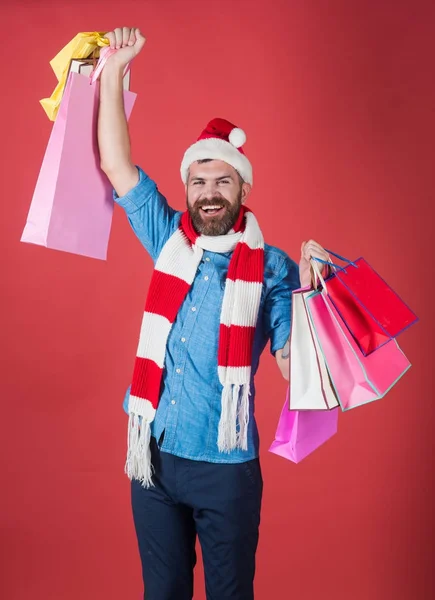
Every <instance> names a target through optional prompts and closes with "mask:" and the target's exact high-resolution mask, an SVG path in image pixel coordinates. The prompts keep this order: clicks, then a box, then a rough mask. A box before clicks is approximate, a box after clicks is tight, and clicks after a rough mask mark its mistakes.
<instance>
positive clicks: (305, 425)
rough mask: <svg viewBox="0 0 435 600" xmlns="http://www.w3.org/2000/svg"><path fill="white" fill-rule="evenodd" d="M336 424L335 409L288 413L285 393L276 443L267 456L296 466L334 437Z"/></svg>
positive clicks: (336, 413) (287, 400) (287, 401)
mask: <svg viewBox="0 0 435 600" xmlns="http://www.w3.org/2000/svg"><path fill="white" fill-rule="evenodd" d="M337 424H338V409H337V408H333V409H332V410H322V411H320V410H302V411H298V410H291V411H290V410H289V392H288V390H287V397H286V400H285V402H284V406H283V409H282V411H281V416H280V418H279V422H278V427H277V430H276V434H275V441H274V442H273V443H272V445H271V447H270V448H269V452H272V453H273V454H278V455H279V456H282V457H283V458H287V459H288V460H291V461H293V462H295V463H298V462H300V461H301V460H302V459H304V458H305V457H306V456H308V455H309V454H311V452H313V451H314V450H317V448H319V447H320V446H321V445H322V444H324V443H325V442H326V441H327V440H329V438H330V437H332V436H333V435H334V434H335V433H337Z"/></svg>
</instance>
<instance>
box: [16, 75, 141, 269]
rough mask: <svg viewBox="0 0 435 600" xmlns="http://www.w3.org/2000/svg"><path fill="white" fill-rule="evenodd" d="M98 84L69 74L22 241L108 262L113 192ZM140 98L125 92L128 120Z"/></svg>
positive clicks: (87, 78) (84, 77) (86, 78)
mask: <svg viewBox="0 0 435 600" xmlns="http://www.w3.org/2000/svg"><path fill="white" fill-rule="evenodd" d="M99 87H100V84H99V82H98V81H96V82H94V83H92V85H91V83H90V79H89V77H86V76H84V75H80V74H78V73H72V72H71V73H70V75H69V77H68V81H67V84H66V86H65V92H64V95H63V98H62V102H61V105H60V108H59V113H58V115H57V118H56V121H55V122H54V125H53V129H52V132H51V136H50V140H49V142H48V146H47V149H46V152H45V156H44V160H43V163H42V167H41V170H40V173H39V177H38V181H37V184H36V188H35V191H34V194H33V199H32V203H31V206H30V210H29V214H28V217H27V223H26V226H25V228H24V231H23V234H22V237H21V241H22V242H28V243H31V244H38V245H40V246H45V247H47V248H53V249H55V250H64V251H65V252H71V253H73V254H81V255H84V256H89V257H92V258H99V259H103V260H104V259H106V256H107V245H108V242H109V235H110V227H111V224H112V214H113V196H112V194H113V192H112V186H111V185H110V183H109V180H108V179H107V177H106V175H105V174H104V173H103V172H102V170H101V169H100V158H99V152H98V144H97V115H98V104H99ZM135 99H136V94H134V93H132V92H129V91H124V105H125V112H126V116H127V118H129V116H130V114H131V111H132V109H133V104H134V101H135Z"/></svg>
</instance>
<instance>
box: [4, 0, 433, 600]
mask: <svg viewBox="0 0 435 600" xmlns="http://www.w3.org/2000/svg"><path fill="white" fill-rule="evenodd" d="M50 4H51V3H48V2H46V1H39V2H36V1H35V2H30V1H27V2H25V1H21V2H19V1H10V2H5V0H3V2H2V4H1V8H0V22H1V23H2V48H3V50H2V57H3V60H2V64H1V70H2V84H3V90H2V95H1V100H0V101H1V112H0V114H1V134H2V145H1V166H2V197H3V201H2V213H3V214H2V219H1V227H2V231H1V235H0V244H1V253H0V259H1V261H2V264H1V273H2V283H3V285H2V295H1V303H2V310H1V311H0V319H1V323H0V331H1V336H2V337H1V340H2V343H1V345H0V361H1V392H0V397H1V401H2V419H1V439H2V443H3V449H2V452H1V459H0V460H1V467H0V469H1V470H0V473H1V486H2V494H1V499H0V515H1V516H0V519H1V536H2V539H1V560H0V564H1V567H0V568H1V569H2V571H3V572H2V573H1V583H0V585H1V587H0V596H1V597H2V598H4V599H5V600H6V599H7V600H23V599H24V598H30V597H31V598H33V599H35V600H36V599H41V600H42V599H43V600H51V599H56V600H57V599H63V600H73V599H74V600H77V599H78V598H80V599H83V600H88V599H100V598H101V599H103V598H104V599H107V600H109V599H113V600H115V599H116V600H119V599H120V598H122V599H124V598H128V599H130V598H131V599H139V598H140V595H141V574H140V565H139V558H138V554H137V551H136V540H135V536H134V532H133V526H132V520H131V515H130V507H129V486H128V480H127V478H126V477H125V476H124V474H123V464H124V456H125V443H126V440H125V437H126V419H125V416H124V414H123V413H122V410H121V402H122V398H123V394H124V391H125V387H126V385H127V384H128V383H129V379H130V376H131V372H132V364H133V363H132V361H133V357H134V354H135V350H136V344H137V336H138V330H139V325H140V319H141V311H142V308H143V303H144V298H145V293H146V289H147V285H148V283H149V278H150V274H151V260H150V259H149V258H148V257H147V255H146V254H145V252H144V251H143V249H142V247H141V246H140V244H139V243H138V241H137V240H136V239H135V238H134V235H133V233H132V232H131V231H130V228H129V226H128V224H127V222H126V219H125V216H124V215H123V213H122V211H121V210H119V209H117V210H116V211H115V217H114V222H113V230H112V236H111V241H110V248H109V258H108V261H107V262H100V261H97V260H92V259H86V258H83V257H79V256H73V255H70V254H65V253H61V252H56V251H52V250H47V249H45V248H40V247H36V246H31V245H27V244H21V243H20V242H19V239H20V236H21V232H22V229H23V226H24V223H25V220H26V216H27V211H28V208H29V204H30V200H31V197H32V192H33V188H34V186H35V182H36V178H37V175H38V170H39V167H40V164H41V161H42V158H43V155H44V150H45V146H46V144H47V140H48V137H49V134H50V129H51V123H50V122H49V121H48V119H47V118H46V116H45V114H44V113H43V111H42V108H41V107H40V106H39V104H38V100H39V99H40V98H43V97H46V96H48V95H49V94H50V93H51V91H52V89H53V88H54V86H55V79H54V76H53V74H52V72H51V71H50V68H49V64H48V62H49V60H50V59H51V58H52V57H53V56H54V55H55V54H56V53H57V51H58V50H60V48H61V47H62V46H63V45H65V44H66V43H67V42H68V41H69V40H70V39H71V38H72V37H73V36H74V35H75V34H76V33H77V32H79V31H89V30H93V29H101V30H105V29H111V28H113V27H116V26H120V25H121V26H122V25H129V26H131V25H139V26H141V28H142V30H143V32H144V33H145V35H146V36H147V38H148V42H147V45H146V48H145V50H144V52H143V55H142V56H141V57H140V59H138V60H137V63H135V64H134V70H133V76H132V82H133V83H132V89H133V90H134V91H137V92H138V100H137V103H136V106H135V109H134V112H133V116H132V119H131V134H132V140H133V153H134V159H135V160H136V161H137V162H138V163H140V164H141V165H142V166H143V167H144V168H145V169H146V170H147V171H148V172H149V173H150V175H151V176H153V177H154V178H155V179H156V180H157V182H158V183H159V186H160V187H161V189H162V190H163V192H164V193H166V195H167V196H168V197H169V200H170V202H171V203H172V204H173V205H174V206H176V207H178V208H180V207H183V205H184V192H183V188H182V185H181V181H180V178H179V166H180V161H181V157H182V154H183V152H184V150H185V149H186V147H187V146H188V145H189V144H191V143H192V142H193V141H194V140H195V139H196V137H197V135H198V134H199V133H200V131H201V129H202V128H203V126H204V125H205V124H206V123H207V122H208V120H209V119H210V118H211V117H214V116H223V117H226V118H229V119H230V120H233V121H235V122H236V123H237V124H239V125H240V126H241V127H243V128H244V129H245V130H246V131H247V134H248V143H247V145H246V151H247V153H248V155H249V157H250V159H251V161H252V163H253V165H254V172H255V187H254V192H253V196H252V200H251V203H250V206H251V207H252V208H253V210H254V211H255V212H256V214H257V216H258V218H259V220H260V223H261V224H262V228H263V231H264V234H265V237H266V240H267V241H269V243H272V244H274V245H277V246H279V247H281V248H283V249H284V250H286V251H287V252H288V253H289V254H290V255H291V256H293V257H294V258H295V259H298V254H299V248H300V244H301V241H302V240H303V239H307V238H309V237H312V238H314V239H316V240H318V241H319V242H321V243H322V244H324V245H325V246H326V247H329V248H332V249H335V250H336V251H338V252H340V253H342V254H344V255H347V256H349V257H357V256H359V255H364V256H365V257H366V258H367V260H368V261H369V262H370V263H372V264H373V266H374V267H375V268H376V269H378V270H379V272H380V273H381V274H382V275H384V277H385V278H386V279H387V280H388V281H389V282H390V283H391V285H392V286H393V287H394V288H395V289H396V290H397V291H398V292H399V293H400V294H401V295H402V296H403V298H404V299H405V300H406V301H407V302H408V303H409V304H410V306H411V307H412V308H413V309H414V310H415V311H416V312H417V313H418V314H419V316H420V317H421V322H420V324H418V325H417V326H415V327H413V328H412V329H411V330H409V331H408V332H407V333H405V334H404V335H403V336H402V338H401V339H400V342H401V345H402V347H403V349H404V350H405V352H406V353H407V355H408V357H409V358H410V360H411V362H412V363H413V364H414V366H413V368H412V369H411V371H410V372H409V374H408V375H407V376H406V377H405V378H404V379H403V380H402V381H401V382H400V383H399V384H398V385H397V387H396V388H395V389H394V390H393V391H392V392H391V393H390V394H389V395H388V396H387V398H386V399H384V400H381V401H380V402H377V403H373V404H370V405H368V406H365V407H362V408H359V409H356V410H354V411H351V412H350V413H346V414H342V415H341V418H340V423H339V433H338V435H336V436H335V437H334V438H333V439H331V440H330V441H329V442H328V443H327V444H326V445H325V446H324V447H323V448H322V449H321V450H319V451H317V452H316V453H314V454H313V455H312V456H311V457H309V458H307V459H306V460H305V461H304V462H302V463H301V464H299V465H294V464H292V463H289V462H286V461H285V460H283V459H281V458H279V457H277V456H275V455H271V454H269V453H268V452H267V449H268V446H269V444H270V443H271V441H272V440H273V437H274V432H275V427H276V424H277V419H278V416H279V413H280V410H281V406H282V402H283V398H284V393H285V382H284V381H283V380H281V379H280V376H279V374H278V371H277V369H276V366H275V365H274V361H273V359H272V357H270V355H266V354H265V356H264V357H263V362H262V366H261V368H260V373H259V376H258V396H257V417H258V422H259V425H260V431H261V434H262V440H263V445H262V461H263V471H264V479H265V497H264V510H263V518H262V527H261V541H260V546H259V551H258V572H257V573H258V574H257V578H256V591H257V594H256V597H257V598H258V599H259V600H269V599H271V598H287V597H288V598H291V597H294V598H298V599H299V600H317V598H320V597H321V598H326V599H334V600H344V599H348V598H352V600H381V599H382V600H387V599H393V598H394V599H401V600H402V599H410V600H411V599H413V600H415V599H417V600H420V599H424V600H425V599H426V598H428V599H429V598H432V597H434V593H435V585H434V579H433V575H432V573H433V549H434V548H433V534H434V528H433V525H434V518H433V514H434V511H433V506H434V504H433V502H434V496H433V491H432V479H433V452H434V443H433V417H434V414H435V411H434V392H433V352H432V351H431V347H430V346H431V344H430V340H431V338H432V336H433V321H432V318H431V316H432V315H431V313H432V305H433V299H432V298H433V296H432V290H433V286H432V280H433V273H432V272H433V263H434V260H433V255H434V244H433V230H434V227H433V223H434V219H433V208H432V206H433V197H434V193H433V189H434V176H433V173H434V165H433V163H434V154H433V142H434V133H435V113H434V106H435V85H434V78H433V40H434V33H435V32H434V29H435V27H434V22H435V21H434V17H435V10H434V4H433V2H432V1H427V2H424V1H422V0H414V1H412V2H411V1H408V2H406V1H399V0H395V1H389V0H388V1H387V0H383V1H382V2H379V1H375V0H372V1H367V0H366V1H360V2H356V1H348V0H341V1H340V0H319V1H317V2H314V1H305V2H298V1H296V0H294V1H289V0H267V1H263V0H261V1H260V0H257V1H255V2H253V1H245V0H238V1H234V0H233V1H230V0H228V1H224V0H221V1H219V2H210V1H209V2H206V1H204V0H199V1H194V0H185V1H183V0H178V1H177V0H159V1H158V0H148V1H142V2H134V1H133V0H130V1H129V0H124V1H123V2H109V1H108V0H107V1H106V2H101V1H100V0H92V1H91V2H89V1H86V2H81V1H77V0H75V1H74V2H66V1H62V0H59V1H58V2H57V3H54V4H53V5H52V6H51V7H50ZM78 175H79V174H78ZM203 590H204V585H203V576H202V567H201V566H200V565H199V567H198V569H197V579H196V593H195V599H196V600H202V599H204V591H203Z"/></svg>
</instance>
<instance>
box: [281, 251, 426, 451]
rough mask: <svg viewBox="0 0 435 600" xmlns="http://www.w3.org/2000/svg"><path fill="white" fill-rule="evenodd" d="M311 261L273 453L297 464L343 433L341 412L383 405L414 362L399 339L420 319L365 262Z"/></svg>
mask: <svg viewBox="0 0 435 600" xmlns="http://www.w3.org/2000/svg"><path fill="white" fill-rule="evenodd" d="M328 253H329V254H330V255H331V256H333V257H335V258H336V259H338V260H339V261H342V262H344V266H340V265H338V264H336V263H333V262H332V261H331V262H330V263H325V264H329V266H330V269H331V273H330V275H329V276H328V277H327V278H326V280H325V279H323V277H322V274H321V271H322V269H323V265H322V266H319V264H321V263H323V261H320V260H319V259H316V260H312V261H311V267H312V275H313V284H314V285H313V286H312V287H310V288H302V289H298V290H295V291H294V292H293V295H292V320H291V334H290V382H289V389H288V392H287V398H286V401H285V403H284V407H283V410H282V413H281V416H280V420H279V423H278V428H277V432H276V435H275V441H274V442H273V444H272V446H271V448H270V451H271V452H273V453H275V454H279V455H281V456H284V457H285V458H288V459H289V460H292V461H294V462H299V461H300V460H302V459H303V458H305V457H306V456H307V455H308V454H309V453H311V452H312V451H313V450H315V449H316V448H318V447H319V446H320V445H321V444H323V443H324V442H325V441H326V440H328V439H329V438H330V437H331V436H332V435H334V434H335V433H336V432H337V421H338V412H339V409H341V410H342V411H347V410H350V409H352V408H356V407H359V406H362V405H364V404H367V403H368V402H373V401H375V400H379V399H381V398H383V397H384V396H385V394H387V392H389V391H390V390H391V389H392V388H393V387H394V386H395V385H396V384H397V382H398V381H399V380H400V379H401V378H402V377H403V375H404V374H405V373H406V372H407V371H408V369H409V368H410V366H411V364H410V362H409V361H408V359H407V358H406V356H405V355H404V353H403V352H402V350H401V349H400V347H399V345H398V343H397V340H396V338H397V336H398V335H399V334H400V333H402V332H403V331H405V330H406V329H407V328H408V327H410V326H411V325H413V324H414V323H416V322H417V320H418V318H417V316H416V315H415V314H414V313H413V311H412V310H411V309H410V308H409V307H408V306H407V305H406V304H405V302H404V301H403V300H402V299H401V298H400V297H399V296H398V294H397V293H396V292H395V291H394V290H393V289H392V288H391V287H390V286H389V285H388V284H387V283H386V282H385V280H384V279H383V278H382V277H381V276H380V275H379V274H378V273H377V272H376V271H375V270H374V269H373V268H372V267H371V266H370V265H369V264H368V262H367V261H366V260H365V259H364V258H359V259H357V260H355V261H349V260H347V259H345V258H343V257H341V256H340V255H338V254H335V253H334V252H331V251H328Z"/></svg>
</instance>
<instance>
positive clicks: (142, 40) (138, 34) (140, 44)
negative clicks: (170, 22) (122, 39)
mask: <svg viewBox="0 0 435 600" xmlns="http://www.w3.org/2000/svg"><path fill="white" fill-rule="evenodd" d="M135 35H136V43H135V46H137V50H138V51H140V50H142V48H143V45H144V44H145V41H146V40H145V38H144V36H143V35H142V32H141V30H140V29H139V28H137V29H136V31H135Z"/></svg>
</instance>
